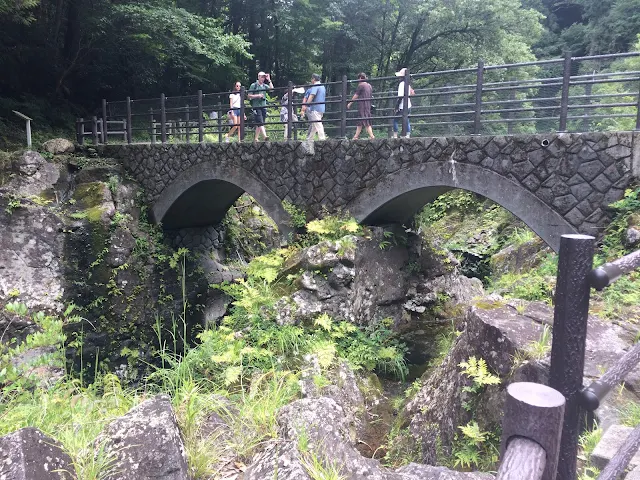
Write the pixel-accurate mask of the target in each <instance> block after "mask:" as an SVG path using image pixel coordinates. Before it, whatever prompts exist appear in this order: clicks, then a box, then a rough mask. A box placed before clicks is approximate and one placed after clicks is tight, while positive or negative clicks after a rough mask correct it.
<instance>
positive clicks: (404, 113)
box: [401, 68, 411, 137]
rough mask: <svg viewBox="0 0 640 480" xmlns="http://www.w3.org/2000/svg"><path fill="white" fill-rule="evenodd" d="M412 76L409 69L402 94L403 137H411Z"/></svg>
mask: <svg viewBox="0 0 640 480" xmlns="http://www.w3.org/2000/svg"><path fill="white" fill-rule="evenodd" d="M410 81H411V74H410V73H409V68H406V69H405V71H404V92H403V93H402V102H403V103H402V134H401V135H402V136H403V137H406V136H407V135H409V82H410Z"/></svg>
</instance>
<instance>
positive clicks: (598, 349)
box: [403, 302, 640, 464]
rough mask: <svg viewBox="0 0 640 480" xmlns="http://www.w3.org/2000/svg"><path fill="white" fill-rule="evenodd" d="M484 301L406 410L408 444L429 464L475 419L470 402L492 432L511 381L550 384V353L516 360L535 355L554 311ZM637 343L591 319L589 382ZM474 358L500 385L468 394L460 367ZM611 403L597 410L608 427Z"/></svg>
mask: <svg viewBox="0 0 640 480" xmlns="http://www.w3.org/2000/svg"><path fill="white" fill-rule="evenodd" d="M481 303H483V302H481ZM484 303H486V304H487V305H486V308H478V307H472V308H471V309H469V311H468V312H467V315H466V318H465V321H466V329H465V330H464V332H463V333H462V335H461V336H460V337H459V338H458V340H457V341H456V343H455V345H454V347H453V348H452V349H451V351H450V352H449V354H448V355H447V357H446V358H445V359H444V361H443V363H442V364H441V365H440V366H439V367H438V368H437V369H436V370H435V371H434V372H433V373H432V374H431V375H430V376H429V377H428V378H427V379H425V380H426V381H425V383H424V385H423V387H422V388H421V389H420V391H419V392H418V393H417V395H416V396H415V397H414V398H413V399H412V400H411V401H410V402H409V403H408V404H407V405H406V407H405V409H404V412H403V413H404V416H405V418H406V419H407V426H408V429H409V432H410V435H411V439H410V440H409V441H410V442H419V443H420V444H421V446H422V455H423V458H422V461H423V462H424V463H429V464H435V463H436V461H437V455H436V445H440V446H441V447H442V449H443V452H444V454H449V452H450V448H451V445H452V444H453V441H454V438H455V435H456V433H458V427H459V426H462V425H465V424H467V423H468V422H469V421H471V414H470V412H469V411H467V409H465V408H464V406H465V404H466V403H468V402H471V403H472V404H473V405H475V416H474V419H475V420H476V421H478V424H479V426H480V428H481V429H482V430H485V431H486V430H492V429H493V428H495V427H497V426H499V424H500V412H502V410H503V403H504V389H505V388H506V386H507V385H508V384H509V383H511V382H512V381H531V382H539V383H545V384H546V383H547V380H548V365H549V352H550V350H549V351H548V352H547V354H546V356H544V358H542V359H541V360H540V361H531V360H529V361H525V362H524V363H522V364H519V365H514V358H527V356H528V355H531V353H529V352H530V351H531V349H532V345H533V344H534V342H539V341H540V338H541V336H542V332H543V328H544V325H545V324H546V325H552V323H553V310H552V308H551V307H549V306H547V305H544V304H542V303H539V302H533V303H530V304H527V305H526V307H525V308H524V309H523V313H522V314H519V313H518V312H517V310H516V308H514V307H512V306H510V305H507V306H502V304H501V303H499V302H496V303H494V304H492V303H491V302H484ZM632 344H633V339H632V336H631V335H630V333H629V332H628V331H626V330H625V329H623V328H622V327H620V326H618V325H613V324H610V323H604V322H601V321H600V320H598V319H596V318H589V330H588V334H587V346H586V355H585V369H584V372H585V373H584V374H585V381H587V382H588V381H590V380H591V379H595V378H597V377H599V376H600V375H601V372H602V369H603V368H604V369H606V368H608V367H609V366H611V365H613V363H614V362H615V361H616V359H617V358H619V357H620V356H621V354H622V353H623V352H624V351H625V350H627V349H628V348H630V346H631V345H632ZM549 347H550V345H549ZM472 356H474V357H476V359H480V358H482V359H484V360H485V361H486V363H487V366H488V369H489V371H490V372H491V373H493V374H495V375H498V376H499V377H500V379H501V384H500V385H499V386H490V387H487V388H485V389H484V390H483V391H481V393H479V394H477V395H476V396H474V395H473V394H471V393H469V392H468V391H465V387H469V386H471V385H472V381H471V379H470V378H469V377H468V376H466V375H464V374H463V373H462V369H461V367H459V364H460V363H461V362H463V361H467V360H468V359H469V358H470V357H472ZM639 376H640V368H636V369H635V370H633V371H632V372H631V373H630V374H629V377H628V381H627V385H628V386H629V387H630V388H631V390H633V391H638V390H637V388H638V386H637V384H636V383H635V382H637V381H638V380H637V379H638V378H639ZM610 396H611V395H610ZM611 401H613V400H611ZM608 402H609V399H608V398H607V399H605V401H604V402H603V406H602V407H601V409H599V410H598V415H601V418H600V419H599V424H600V425H601V426H603V427H604V428H606V426H608V425H609V424H611V422H612V421H613V420H614V416H615V413H614V409H613V408H612V407H611V405H610V404H609V403H608Z"/></svg>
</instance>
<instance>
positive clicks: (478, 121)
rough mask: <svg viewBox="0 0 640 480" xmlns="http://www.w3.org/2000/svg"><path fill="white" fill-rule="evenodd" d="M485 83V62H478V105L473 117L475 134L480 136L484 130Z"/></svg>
mask: <svg viewBox="0 0 640 480" xmlns="http://www.w3.org/2000/svg"><path fill="white" fill-rule="evenodd" d="M483 82H484V62H483V61H482V60H480V61H478V69H477V71H476V105H475V109H474V115H473V134H474V135H480V130H481V128H482V84H483Z"/></svg>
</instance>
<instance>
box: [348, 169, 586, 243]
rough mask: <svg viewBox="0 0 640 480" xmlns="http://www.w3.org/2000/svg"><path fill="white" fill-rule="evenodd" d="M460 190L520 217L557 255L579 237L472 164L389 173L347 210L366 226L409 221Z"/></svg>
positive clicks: (523, 193)
mask: <svg viewBox="0 0 640 480" xmlns="http://www.w3.org/2000/svg"><path fill="white" fill-rule="evenodd" d="M454 188H459V189H463V190H469V191H471V192H474V193H477V194H479V195H482V196H484V197H486V198H488V199H490V200H492V201H494V202H495V203H497V204H499V205H500V206H502V207H504V208H506V209H507V210H509V211H510V212H511V213H513V214H514V215H515V216H516V217H518V218H520V220H522V221H523V222H524V223H526V224H527V226H528V227H529V228H531V229H532V230H533V231H534V232H536V233H537V234H538V236H540V238H542V240H543V241H544V242H546V243H547V244H548V245H549V246H550V247H551V248H553V249H554V250H555V251H556V252H557V251H558V250H559V249H560V237H561V235H564V234H567V233H577V232H576V230H575V228H574V227H572V226H571V224H570V223H569V222H567V221H566V220H565V219H564V218H563V217H562V216H560V214H558V213H557V212H555V211H554V210H553V209H552V208H551V207H549V206H548V205H547V204H546V203H544V202H543V201H542V200H540V199H539V198H538V197H536V196H535V195H534V194H532V193H531V192H529V191H528V190H525V189H524V188H522V186H521V185H518V184H517V183H515V182H513V181H512V180H509V179H508V178H507V177H504V176H502V175H499V174H497V173H495V172H493V171H491V170H488V169H486V168H483V167H480V166H477V165H472V164H468V163H457V162H456V163H453V162H429V163H423V164H419V165H414V166H412V167H409V168H404V169H401V170H399V171H397V172H395V173H392V174H390V175H387V176H386V177H384V178H383V179H381V180H380V181H379V182H378V183H376V184H375V185H372V186H371V187H369V188H367V189H366V190H365V191H364V192H362V193H361V194H360V195H359V196H358V197H356V198H355V199H354V200H352V201H351V202H350V203H349V204H348V205H347V207H346V209H347V210H348V211H349V212H350V213H351V215H353V216H354V217H355V218H356V219H357V220H358V221H359V222H360V223H365V224H369V225H380V224H385V223H407V222H408V221H410V220H411V218H412V217H413V216H414V215H415V214H416V213H417V212H418V211H419V210H420V208H422V207H423V206H424V205H426V204H427V203H429V202H431V201H432V200H434V199H435V198H436V197H438V196H440V195H441V194H443V193H445V192H447V191H449V190H452V189H454Z"/></svg>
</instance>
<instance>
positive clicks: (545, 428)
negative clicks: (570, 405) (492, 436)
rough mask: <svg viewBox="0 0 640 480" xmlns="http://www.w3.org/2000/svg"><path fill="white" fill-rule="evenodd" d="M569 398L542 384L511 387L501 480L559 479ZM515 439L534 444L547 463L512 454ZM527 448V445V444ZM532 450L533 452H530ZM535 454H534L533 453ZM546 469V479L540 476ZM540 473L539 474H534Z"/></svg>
mask: <svg viewBox="0 0 640 480" xmlns="http://www.w3.org/2000/svg"><path fill="white" fill-rule="evenodd" d="M564 407H565V399H564V397H563V396H562V394H561V393H560V392H558V391H557V390H554V389H553V388H551V387H547V386H546V385H542V384H539V383H530V382H516V383H512V384H511V385H509V386H508V387H507V398H506V401H505V405H504V417H503V420H502V440H501V444H500V447H501V448H500V459H501V465H500V470H499V471H498V477H497V478H498V479H499V480H507V479H514V480H515V479H517V480H521V479H533V478H540V479H542V480H555V477H556V470H557V468H558V452H559V446H560V435H561V434H562V419H563V416H564ZM515 438H523V439H527V440H530V441H532V444H533V446H534V448H537V449H540V448H542V449H543V452H540V453H541V455H538V457H542V458H543V461H542V462H540V463H538V462H536V461H535V459H533V458H525V457H523V453H524V452H520V454H518V452H517V451H512V452H510V453H509V454H508V455H506V453H507V449H508V448H509V442H510V441H511V440H513V439H515ZM523 446H524V447H525V448H526V446H527V443H524V445H523ZM527 450H530V449H527ZM529 453H531V452H529ZM541 470H542V476H538V475H539V474H540V473H541V472H540V471H541ZM534 473H538V475H534Z"/></svg>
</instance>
